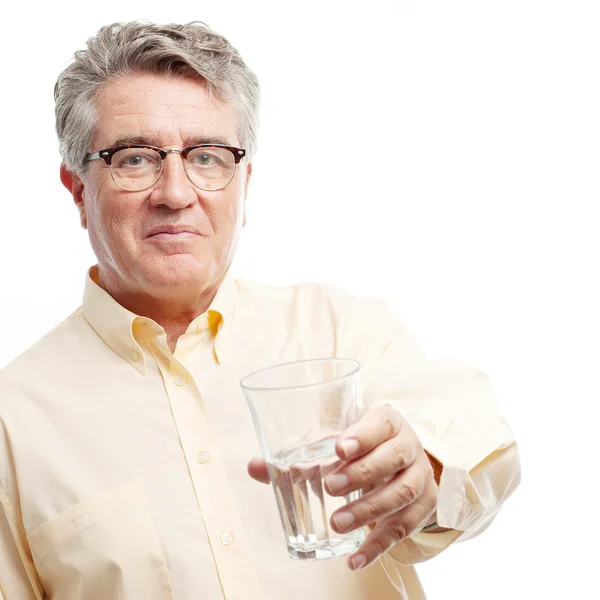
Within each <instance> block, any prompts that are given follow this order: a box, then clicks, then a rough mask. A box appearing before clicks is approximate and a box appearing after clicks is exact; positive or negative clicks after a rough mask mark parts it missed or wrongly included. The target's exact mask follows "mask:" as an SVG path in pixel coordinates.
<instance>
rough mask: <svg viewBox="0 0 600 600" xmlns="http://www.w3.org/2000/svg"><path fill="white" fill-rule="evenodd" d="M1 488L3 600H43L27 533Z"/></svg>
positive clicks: (0, 589)
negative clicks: (20, 524)
mask: <svg viewBox="0 0 600 600" xmlns="http://www.w3.org/2000/svg"><path fill="white" fill-rule="evenodd" d="M15 517H16V515H15V514H14V511H13V510H12V507H11V506H10V504H9V502H8V498H7V497H6V495H5V493H4V491H3V489H2V488H1V487H0V600H43V598H45V596H44V592H43V590H42V586H41V583H40V580H39V578H38V576H37V572H36V569H35V566H34V564H33V559H32V557H31V552H30V551H29V545H28V544H27V541H26V539H25V532H24V531H23V529H22V528H21V527H19V526H18V524H17V523H18V521H17V519H16V518H15Z"/></svg>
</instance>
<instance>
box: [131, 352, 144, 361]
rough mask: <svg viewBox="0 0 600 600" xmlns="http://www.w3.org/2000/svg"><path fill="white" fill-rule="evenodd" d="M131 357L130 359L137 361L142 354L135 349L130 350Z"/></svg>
mask: <svg viewBox="0 0 600 600" xmlns="http://www.w3.org/2000/svg"><path fill="white" fill-rule="evenodd" d="M131 358H132V360H134V361H135V362H137V361H138V360H140V358H142V355H141V354H140V353H139V352H138V351H137V350H132V351H131Z"/></svg>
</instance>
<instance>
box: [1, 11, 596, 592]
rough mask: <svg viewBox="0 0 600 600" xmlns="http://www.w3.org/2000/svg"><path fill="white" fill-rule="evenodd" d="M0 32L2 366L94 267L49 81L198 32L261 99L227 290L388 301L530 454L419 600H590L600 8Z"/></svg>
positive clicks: (27, 17) (99, 20) (73, 17)
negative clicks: (72, 68)
mask: <svg viewBox="0 0 600 600" xmlns="http://www.w3.org/2000/svg"><path fill="white" fill-rule="evenodd" d="M4 10H5V14H4V17H3V19H2V20H3V24H4V27H3V39H2V47H3V66H2V80H3V81H2V90H3V91H2V95H1V100H0V102H1V103H2V106H1V116H2V138H1V139H2V146H3V150H2V163H1V165H2V166H1V173H2V184H1V185H2V194H1V195H2V198H1V199H0V226H1V235H0V318H1V320H2V338H1V339H2V342H1V343H0V367H1V366H3V365H5V364H7V363H8V362H9V361H10V360H11V359H12V358H14V357H15V356H16V355H17V354H19V353H20V352H22V351H23V350H25V349H26V348H27V347H29V346H30V345H31V344H32V343H33V342H34V341H36V340H37V339H38V338H39V337H41V336H42V335H43V334H44V333H45V332H47V331H48V330H49V329H51V328H52V327H53V326H54V325H55V324H57V323H58V322H59V321H61V320H62V319H63V318H65V317H66V316H67V315H68V314H69V313H70V312H72V311H73V310H74V309H75V308H76V307H77V306H78V305H79V303H80V301H81V293H82V288H83V282H84V276H85V271H86V269H87V267H88V266H90V265H91V264H93V263H94V262H95V260H94V256H93V255H92V253H91V250H90V248H89V244H88V242H87V237H86V233H85V232H84V231H83V230H82V229H81V228H80V226H79V223H78V217H77V213H76V209H75V206H74V205H73V203H72V200H71V199H70V196H69V195H68V193H67V192H66V190H64V189H63V188H62V187H61V184H60V182H59V178H58V167H59V162H60V159H59V155H58V151H57V143H56V140H55V135H54V122H53V117H54V115H53V110H54V106H53V96H52V92H53V85H54V82H55V80H56V77H57V75H58V74H59V72H60V70H62V69H63V68H64V67H65V66H66V64H67V63H68V61H69V59H70V57H71V56H72V54H73V52H74V51H75V50H76V49H79V48H82V47H83V45H84V42H85V40H86V39H87V38H88V37H89V36H91V35H93V34H94V33H95V32H96V30H97V29H98V28H99V27H100V26H101V25H105V24H108V23H110V22H113V21H120V20H130V19H149V20H152V21H156V22H184V21H190V20H203V21H205V22H207V23H208V24H209V25H210V26H211V27H212V28H213V29H215V30H217V31H219V32H221V33H223V34H225V35H226V36H227V37H228V38H229V39H230V40H231V41H232V43H233V44H234V45H235V46H236V47H237V48H238V49H239V50H240V51H241V52H242V55H243V57H244V58H245V60H246V61H247V62H248V64H249V66H250V67H251V68H252V69H253V70H254V71H255V72H256V73H257V74H258V76H259V78H260V81H261V85H262V91H263V108H262V126H261V133H260V139H259V152H258V155H257V157H256V160H255V172H254V176H253V181H252V185H251V191H250V195H249V220H248V226H247V228H246V231H245V233H244V236H243V241H242V244H241V247H240V250H239V252H238V258H237V262H236V265H235V272H236V274H237V275H239V276H242V277H246V278H252V279H258V280H262V281H267V282H273V283H279V282H294V281H298V280H317V281H323V282H327V283H332V284H336V285H339V286H341V287H344V288H347V289H349V290H351V291H353V292H356V293H361V294H369V295H376V296H380V297H383V298H385V299H387V300H388V301H389V303H390V304H391V305H392V306H393V307H394V308H395V309H397V310H399V311H400V313H401V314H402V315H403V318H404V321H405V323H406V324H407V325H408V326H409V328H410V329H411V330H412V331H413V333H415V335H416V336H417V337H418V339H419V340H420V341H421V343H422V344H423V346H424V347H425V348H426V350H427V351H428V353H429V354H430V356H431V357H432V358H435V357H438V356H442V355H449V356H452V357H454V358H457V359H459V360H463V361H466V362H468V363H470V364H472V365H474V366H476V367H478V368H480V369H481V370H483V371H485V372H486V373H488V374H489V375H490V376H491V377H492V379H493V381H494V382H495V386H496V390H497V393H498V397H499V401H500V404H501V407H502V411H503V413H504V414H505V415H506V416H507V418H508V420H509V422H510V423H511V425H512V427H513V430H514V432H515V434H516V436H517V438H518V440H519V442H520V449H521V453H522V461H523V484H522V487H521V488H520V489H519V490H518V491H517V493H516V494H515V495H514V497H513V498H512V499H511V500H510V501H509V502H508V503H507V505H506V506H505V507H504V509H503V511H502V512H501V514H500V515H499V516H498V518H497V519H496V521H495V523H494V524H493V525H492V527H491V528H490V529H489V530H488V531H487V532H485V533H484V534H483V535H482V536H481V537H480V538H477V539H475V540H472V541H469V542H466V543H465V544H457V545H455V546H453V547H452V548H450V549H449V550H448V551H447V552H445V553H443V554H442V555H441V556H439V557H437V558H436V559H434V560H433V561H431V562H429V563H427V564H425V565H423V566H422V567H420V569H419V572H420V574H421V577H422V580H423V583H424V586H425V588H426V590H427V592H428V597H429V599H430V600H446V599H448V598H457V599H458V598H460V599H461V600H462V599H464V600H467V599H469V600H495V599H498V600H500V599H503V600H504V599H506V598H515V599H526V598H533V597H539V598H552V599H554V598H556V599H558V598H574V599H575V598H577V599H579V598H582V599H583V598H592V597H598V596H597V595H596V594H600V592H599V590H598V587H600V584H599V583H596V582H595V579H596V574H597V572H598V567H597V566H596V562H597V560H595V559H597V558H598V557H599V556H600V552H599V551H598V548H597V537H598V525H597V516H596V515H597V502H598V494H597V493H595V489H596V486H595V480H596V479H597V477H598V470H597V468H595V467H594V463H593V462H592V453H595V452H596V449H597V447H598V444H597V442H596V437H597V435H598V433H597V432H598V429H597V427H596V422H595V416H596V414H597V404H598V399H599V386H598V378H597V375H596V373H597V372H598V367H597V365H598V362H599V359H600V353H599V350H598V339H599V335H600V320H599V318H598V315H597V307H598V304H599V302H598V301H599V300H600V298H599V294H598V284H597V279H598V278H597V265H598V256H599V250H600V247H599V243H598V235H597V233H596V232H597V219H598V212H599V211H598V208H597V206H598V202H599V187H600V186H599V183H598V164H599V158H600V118H599V114H600V93H599V86H598V81H599V74H600V73H599V71H600V42H599V40H600V36H599V35H598V32H599V31H600V11H599V9H598V4H597V3H594V2H579V1H576V0H570V1H569V2H566V1H565V2H556V1H553V0H544V1H533V0H504V1H502V2H491V1H485V0H472V1H465V0H454V1H453V2H448V1H447V0H435V1H431V0H429V1H428V0H424V1H419V2H418V1H416V0H399V1H398V2H383V1H377V0H371V1H369V2H361V3H353V2H334V1H331V0H320V1H319V2H313V1H310V2H309V1H307V0H304V1H302V2H298V3H294V4H292V3H288V2H272V3H267V2H249V1H233V0H227V1H222V2H202V1H195V2H189V3H182V2H169V1H167V2H164V1H161V2H155V1H154V0H146V1H145V2H133V3H129V2H127V3H126V2H118V3H111V2H108V3H107V2H103V1H98V0H93V1H91V2H90V1H87V2H73V3H67V2H62V3H58V4H57V3H50V5H46V6H44V7H39V8H35V10H34V9H32V6H31V4H29V3H24V2H23V3H18V4H17V3H15V5H13V7H12V8H11V9H9V10H8V12H6V9H4ZM473 435H477V432H473ZM595 463H596V465H597V464H598V461H597V460H596V461H595Z"/></svg>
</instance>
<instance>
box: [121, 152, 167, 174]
mask: <svg viewBox="0 0 600 600" xmlns="http://www.w3.org/2000/svg"><path fill="white" fill-rule="evenodd" d="M159 161H160V155H159V154H158V153H157V152H154V151H153V150H149V149H145V148H124V149H123V150H119V151H118V152H116V153H115V154H114V155H113V160H112V165H113V167H114V168H116V169H123V170H126V171H139V170H145V169H149V168H155V167H156V166H157V165H158V163H159Z"/></svg>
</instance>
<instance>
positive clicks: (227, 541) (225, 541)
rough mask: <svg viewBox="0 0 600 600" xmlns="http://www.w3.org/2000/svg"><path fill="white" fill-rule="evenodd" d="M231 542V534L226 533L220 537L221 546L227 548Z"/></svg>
mask: <svg viewBox="0 0 600 600" xmlns="http://www.w3.org/2000/svg"><path fill="white" fill-rule="evenodd" d="M231 542H233V535H232V534H231V533H229V532H227V533H224V534H223V535H222V536H221V544H223V546H229V544H231Z"/></svg>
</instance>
